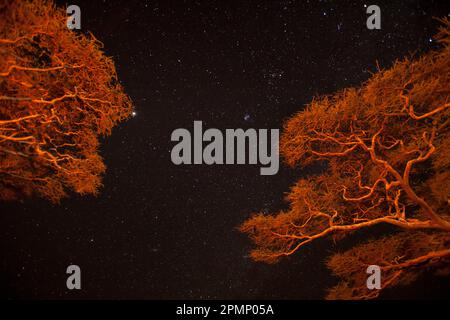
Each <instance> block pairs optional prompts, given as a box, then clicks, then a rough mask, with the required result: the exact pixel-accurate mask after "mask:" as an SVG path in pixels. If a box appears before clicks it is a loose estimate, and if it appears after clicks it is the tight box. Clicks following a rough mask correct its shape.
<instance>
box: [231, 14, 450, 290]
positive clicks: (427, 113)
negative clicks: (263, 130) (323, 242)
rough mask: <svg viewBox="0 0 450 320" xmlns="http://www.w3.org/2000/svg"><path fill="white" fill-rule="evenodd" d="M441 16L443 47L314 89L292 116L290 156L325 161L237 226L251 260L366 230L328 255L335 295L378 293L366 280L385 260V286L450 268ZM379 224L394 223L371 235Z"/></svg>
mask: <svg viewBox="0 0 450 320" xmlns="http://www.w3.org/2000/svg"><path fill="white" fill-rule="evenodd" d="M441 21H442V23H443V25H442V26H441V28H440V31H439V33H438V34H437V36H436V37H435V38H436V40H437V41H438V42H439V43H440V44H441V46H442V47H441V49H439V50H435V51H431V52H429V53H427V54H425V55H423V56H422V57H419V58H416V59H412V58H405V59H404V60H402V61H396V62H395V63H394V64H393V66H392V67H391V68H390V69H387V70H378V71H377V72H376V73H374V74H373V75H372V76H371V78H370V79H369V80H368V81H367V82H365V83H364V84H363V85H362V86H361V87H359V88H348V89H345V90H343V91H341V92H338V93H335V94H333V95H331V96H322V97H319V98H315V99H314V100H313V101H312V102H311V103H310V104H309V105H308V106H306V108H305V109H304V110H302V111H300V112H298V113H297V114H296V115H294V116H293V117H292V118H291V119H289V120H288V121H287V122H286V123H285V125H284V130H283V134H282V137H281V141H280V150H281V153H282V154H283V155H284V157H285V159H286V162H287V163H288V164H289V165H291V166H296V165H299V166H308V165H314V166H316V167H321V168H322V170H321V172H320V173H319V174H311V175H310V176H308V177H306V178H303V179H300V180H299V181H298V182H297V183H296V184H295V185H294V186H293V187H292V188H291V190H290V192H289V193H288V195H287V200H288V201H289V204H290V205H289V209H288V210H285V211H282V212H278V213H277V214H274V215H265V214H262V213H257V214H254V215H253V216H252V217H251V218H250V219H248V220H247V221H245V222H244V223H243V224H242V225H241V226H240V230H241V231H242V232H244V233H246V234H248V235H249V236H250V237H251V239H252V241H253V242H254V244H255V246H256V247H255V248H254V249H253V250H252V251H251V254H250V255H251V257H252V259H253V260H255V261H263V262H268V263H273V262H275V261H277V260H278V259H279V258H280V257H285V256H290V255H292V254H294V253H295V252H297V251H299V250H300V249H301V248H302V247H303V246H305V245H307V244H309V243H311V242H313V241H315V240H317V239H320V238H325V237H332V238H334V240H335V241H338V240H340V239H342V238H344V237H345V236H347V235H349V234H352V233H354V232H355V231H357V230H361V232H366V233H365V234H366V235H367V236H366V239H367V240H366V242H364V243H359V244H356V245H355V246H354V247H352V248H351V249H350V250H348V251H346V252H336V253H334V255H332V256H331V257H330V258H329V259H328V261H327V266H328V267H329V268H330V269H331V270H332V272H333V273H334V274H335V275H337V276H338V277H340V278H341V282H340V283H339V284H338V285H337V286H336V287H334V288H331V289H329V290H328V296H327V297H328V298H330V299H339V298H341V299H363V298H374V297H377V296H378V295H379V293H380V290H369V289H367V286H366V279H367V277H368V275H367V274H366V269H367V267H368V266H369V265H379V266H380V268H381V271H382V289H385V288H387V287H392V286H395V285H400V284H405V283H408V282H410V281H412V280H413V279H414V278H415V277H417V276H418V275H419V274H421V273H422V272H424V271H426V270H431V269H433V270H440V272H442V270H444V269H445V267H448V262H449V256H450V217H449V204H450V182H449V181H450V171H449V167H450V154H449V152H450V134H449V122H450V108H449V106H450V102H449V93H450V47H449V43H450V22H449V20H447V19H445V20H441ZM381 224H388V225H391V226H393V228H395V230H397V231H395V230H394V232H392V234H391V233H388V234H386V233H384V235H382V236H378V237H372V236H369V235H370V233H369V232H370V231H369V230H367V229H368V228H369V227H374V226H376V225H381ZM447 271H448V270H447Z"/></svg>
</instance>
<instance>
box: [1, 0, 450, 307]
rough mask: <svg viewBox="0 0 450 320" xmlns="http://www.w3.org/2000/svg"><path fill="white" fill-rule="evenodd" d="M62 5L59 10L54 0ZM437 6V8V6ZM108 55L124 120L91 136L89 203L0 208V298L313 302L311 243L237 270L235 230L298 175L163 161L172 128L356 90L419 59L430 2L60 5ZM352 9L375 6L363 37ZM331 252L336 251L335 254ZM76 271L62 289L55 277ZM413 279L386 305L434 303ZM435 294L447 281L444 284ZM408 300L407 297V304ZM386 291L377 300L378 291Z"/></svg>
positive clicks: (270, 122)
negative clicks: (122, 94) (96, 161)
mask: <svg viewBox="0 0 450 320" xmlns="http://www.w3.org/2000/svg"><path fill="white" fill-rule="evenodd" d="M59 3H60V5H65V4H66V1H59ZM447 3H448V1H447ZM70 4H77V5H79V6H80V8H81V15H82V22H81V23H82V25H81V27H82V30H81V32H87V31H88V30H89V31H91V32H92V33H93V34H94V35H95V36H96V37H97V38H98V39H99V40H101V41H102V42H104V44H105V52H106V54H107V55H109V56H112V57H114V60H115V62H116V67H117V70H118V75H119V79H120V80H121V83H122V84H123V86H124V88H125V91H126V92H127V93H128V94H129V95H130V96H131V98H132V99H133V101H134V104H135V113H136V114H135V116H134V117H133V118H131V119H130V120H129V121H127V122H124V123H122V124H120V125H119V126H118V127H115V128H114V129H113V134H112V136H110V137H107V138H105V139H102V140H103V141H102V145H101V154H102V156H103V157H104V161H105V163H106V165H107V167H108V168H107V172H106V174H105V176H104V180H103V183H104V187H103V188H102V189H101V192H100V194H99V195H98V196H97V197H93V196H85V197H81V196H78V195H74V194H71V196H70V197H69V198H66V199H63V200H62V201H61V203H60V204H58V205H52V204H50V203H49V202H48V201H45V200H39V199H31V200H26V201H23V202H19V203H1V204H0V212H1V218H0V219H1V221H0V229H1V230H0V234H1V240H0V245H1V251H0V252H1V265H0V274H1V280H0V284H1V293H2V296H4V297H8V298H57V299H59V298H89V299H91V298H93V299H100V298H113V299H114V298H126V299H129V298H139V299H208V298H209V299H228V298H235V299H241V298H246V299H260V298H275V299H284V298H291V299H320V298H322V297H323V296H324V290H325V289H326V288H327V287H330V286H332V285H334V284H335V283H336V279H335V278H333V277H332V276H331V275H330V274H329V272H328V270H327V269H326V268H325V266H324V265H323V262H324V260H325V258H326V257H327V255H328V254H329V253H330V252H331V249H333V250H334V249H340V248H343V247H342V246H339V245H338V246H334V245H333V244H332V243H331V242H329V241H326V240H323V241H318V242H317V243H314V244H312V245H310V246H308V247H305V248H304V249H302V250H301V252H299V253H298V254H297V255H295V256H294V257H290V258H289V259H284V260H282V261H281V262H280V263H278V264H275V265H266V264H262V263H255V262H252V261H251V260H250V259H249V258H248V256H247V254H248V252H249V250H250V248H251V243H250V241H249V239H248V238H247V237H246V236H245V235H242V234H240V233H239V232H238V231H237V230H236V227H237V226H238V225H239V224H240V223H242V222H243V221H244V220H245V219H246V218H248V217H249V216H250V214H251V213H252V212H256V211H264V212H267V213H269V212H276V211H278V210H280V209H283V208H286V206H287V204H286V203H285V202H284V201H283V195H284V193H285V192H286V191H288V190H289V186H290V185H292V184H293V183H294V182H295V181H296V180H297V179H298V178H300V177H302V176H305V175H307V174H310V173H312V171H313V169H311V168H296V169H291V168H287V167H286V166H284V165H283V166H281V167H280V171H279V172H278V174H277V175H274V176H261V175H260V172H259V168H260V166H259V165H212V166H208V165H196V166H194V165H181V166H176V165H174V164H172V162H171V159H170V151H171V149H172V147H173V146H174V145H175V143H174V142H171V141H170V135H171V133H172V131H173V130H175V129H177V128H187V129H188V130H190V131H191V132H192V130H193V121H194V120H201V121H203V127H204V128H205V129H206V128H218V129H221V130H225V129H226V128H244V129H245V128H256V129H258V128H268V129H271V128H281V127H282V124H283V122H284V121H285V120H286V119H287V118H289V117H290V116H292V115H293V114H294V113H295V112H297V111H299V110H301V108H302V107H303V106H304V104H306V103H308V102H310V101H311V99H312V98H313V97H314V96H315V95H318V94H326V93H332V92H334V91H336V90H339V89H342V88H345V87H348V86H356V85H359V84H361V83H362V82H363V81H365V80H367V79H368V78H369V76H370V72H373V71H375V69H376V61H377V60H378V63H379V65H380V66H381V67H385V68H386V67H389V66H390V65H392V62H393V61H394V60H395V59H400V58H402V57H403V56H404V55H407V54H410V53H413V52H417V53H423V52H425V51H427V50H429V49H431V48H433V47H436V44H435V43H434V42H433V41H432V39H431V36H432V35H433V34H435V33H436V30H437V26H438V25H439V23H438V22H437V21H435V20H433V16H435V17H444V16H448V15H449V12H450V5H449V4H446V1H376V3H375V2H374V3H368V2H363V1H335V2H332V1H312V0H311V1H280V2H272V1H254V2H245V3H244V2H241V3H239V2H234V1H203V2H200V1H195V2H194V1H184V2H181V1H177V2H173V3H172V4H171V5H170V4H168V1H129V0H128V1H123V2H120V1H92V0H90V1H71V2H70ZM365 4H367V5H370V4H377V5H379V6H380V8H381V17H382V22H381V30H368V29H367V28H366V19H367V17H368V15H367V14H366V8H365ZM342 245H343V246H345V242H344V244H342ZM70 264H77V265H79V266H80V267H81V270H82V289H81V290H73V291H70V290H67V288H66V277H67V275H66V273H65V272H66V267H67V266H68V265H70ZM444 286H445V285H444V284H442V282H437V281H436V282H435V283H432V282H425V281H422V282H421V281H419V282H418V283H417V284H415V285H414V286H412V287H410V288H409V289H408V290H402V289H399V290H397V291H394V293H391V294H392V295H393V296H395V297H411V296H414V297H415V296H419V297H422V296H430V295H432V294H435V295H438V294H437V293H439V294H441V293H440V292H442V288H443V287H444ZM447 287H448V282H447ZM418 293H420V294H418ZM388 295H389V294H388Z"/></svg>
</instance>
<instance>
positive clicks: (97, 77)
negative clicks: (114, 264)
mask: <svg viewBox="0 0 450 320" xmlns="http://www.w3.org/2000/svg"><path fill="white" fill-rule="evenodd" d="M66 19H67V16H66V12H65V10H64V9H62V8H56V7H55V6H54V5H53V4H52V2H51V1H45V0H36V1H8V0H6V1H5V0H0V198H1V199H21V198H23V197H27V196H31V195H38V196H41V197H44V198H47V199H49V200H51V201H58V200H59V199H60V198H61V197H63V196H65V195H66V192H67V191H68V190H73V191H75V192H77V193H80V194H85V193H94V194H95V193H96V192H97V190H98V188H99V186H100V185H101V174H102V173H103V172H104V170H105V165H104V164H103V161H102V159H101V157H100V156H99V154H98V137H99V135H109V134H110V133H111V129H112V127H113V126H114V125H115V124H117V123H118V122H119V121H122V120H124V119H126V118H127V117H129V116H130V114H131V111H132V104H131V100H130V98H129V97H128V96H127V95H126V94H125V93H124V92H123V88H122V86H121V85H120V84H119V82H118V80H117V75H116V70H115V67H114V63H113V61H112V59H111V58H109V57H107V56H105V55H104V53H103V52H102V48H103V45H102V43H101V42H100V41H98V40H97V39H96V38H95V37H94V36H93V35H92V34H89V35H85V34H82V33H75V32H72V31H70V30H69V29H68V28H67V26H66Z"/></svg>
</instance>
